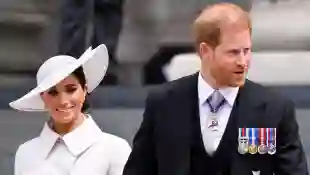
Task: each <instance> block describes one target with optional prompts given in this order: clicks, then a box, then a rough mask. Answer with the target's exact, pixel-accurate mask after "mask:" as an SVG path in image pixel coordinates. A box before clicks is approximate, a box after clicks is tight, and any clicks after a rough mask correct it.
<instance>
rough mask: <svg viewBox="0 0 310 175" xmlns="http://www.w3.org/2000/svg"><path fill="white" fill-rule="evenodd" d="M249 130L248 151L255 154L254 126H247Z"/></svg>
mask: <svg viewBox="0 0 310 175" xmlns="http://www.w3.org/2000/svg"><path fill="white" fill-rule="evenodd" d="M249 130H250V146H249V153H250V154H256V153H257V146H256V145H257V144H256V135H255V131H256V128H249Z"/></svg>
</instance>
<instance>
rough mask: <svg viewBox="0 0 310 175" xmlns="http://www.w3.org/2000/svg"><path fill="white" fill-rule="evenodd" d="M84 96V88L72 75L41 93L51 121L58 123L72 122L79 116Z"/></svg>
mask: <svg viewBox="0 0 310 175" xmlns="http://www.w3.org/2000/svg"><path fill="white" fill-rule="evenodd" d="M85 96H86V88H83V87H82V85H81V84H80V82H79V81H78V79H77V78H76V76H74V75H70V76H68V77H67V78H65V79H64V80H62V81H61V82H59V83H58V84H57V85H56V86H54V87H52V88H50V89H48V90H47V91H45V92H42V93H41V98H42V100H43V101H44V104H45V108H46V109H47V110H48V112H49V113H50V115H51V117H52V119H53V121H54V122H55V123H59V124H68V123H71V122H74V121H75V120H77V119H78V117H80V116H81V113H82V112H81V110H82V106H83V103H84V101H85Z"/></svg>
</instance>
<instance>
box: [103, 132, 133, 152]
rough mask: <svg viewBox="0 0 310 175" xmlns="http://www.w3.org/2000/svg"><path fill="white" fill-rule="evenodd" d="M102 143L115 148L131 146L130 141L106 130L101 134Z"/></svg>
mask: <svg viewBox="0 0 310 175" xmlns="http://www.w3.org/2000/svg"><path fill="white" fill-rule="evenodd" d="M101 144H105V145H108V146H109V147H111V148H114V149H115V148H124V149H126V148H128V147H129V148H130V146H129V144H128V142H127V141H126V140H125V139H123V138H121V137H119V136H116V135H114V134H110V133H106V132H102V134H101Z"/></svg>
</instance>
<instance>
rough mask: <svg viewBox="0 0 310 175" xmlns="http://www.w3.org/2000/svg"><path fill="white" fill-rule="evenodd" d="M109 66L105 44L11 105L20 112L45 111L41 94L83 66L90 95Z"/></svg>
mask: <svg viewBox="0 0 310 175" xmlns="http://www.w3.org/2000/svg"><path fill="white" fill-rule="evenodd" d="M108 64H109V55H108V50H107V48H106V46H105V45H104V44H102V45H99V46H98V47H97V48H95V49H94V50H92V49H91V48H89V49H87V50H86V51H85V52H84V54H82V56H81V57H80V58H79V59H77V61H75V62H74V63H72V64H69V65H66V66H63V67H62V68H60V69H59V70H57V71H55V72H53V73H51V74H50V75H49V76H47V77H46V78H44V79H43V80H42V82H40V84H38V85H37V87H36V88H34V89H32V90H31V91H30V92H29V93H27V94H26V95H24V96H23V97H21V98H19V99H17V100H15V101H13V102H11V103H9V105H10V106H11V107H12V108H14V109H17V110H20V111H45V110H46V109H45V105H44V102H43V101H42V99H41V97H40V93H41V92H44V91H46V90H48V89H50V88H51V87H53V86H55V85H56V84H58V83H59V82H60V81H62V80H63V79H65V78H66V77H68V76H69V75H70V74H72V72H74V71H75V70H76V69H77V68H79V67H81V66H82V67H83V71H84V74H85V78H86V83H87V91H88V93H90V92H92V91H93V90H94V89H95V88H96V87H97V86H98V85H99V84H100V82H101V81H102V79H103V78H104V76H105V74H106V71H107V68H108Z"/></svg>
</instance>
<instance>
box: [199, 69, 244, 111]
mask: <svg viewBox="0 0 310 175" xmlns="http://www.w3.org/2000/svg"><path fill="white" fill-rule="evenodd" d="M213 91H214V89H213V88H212V87H211V86H210V85H209V84H208V83H207V82H206V81H205V80H204V79H203V78H202V75H201V73H199V75H198V99H199V105H203V104H204V103H205V102H206V100H207V99H208V98H209V96H210V95H211V94H212V93H213ZM219 91H220V93H221V94H222V95H223V96H224V98H225V100H226V101H227V102H228V104H229V106H231V107H232V106H233V105H234V102H235V99H236V97H237V94H238V91H239V87H224V88H220V89H219Z"/></svg>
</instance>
